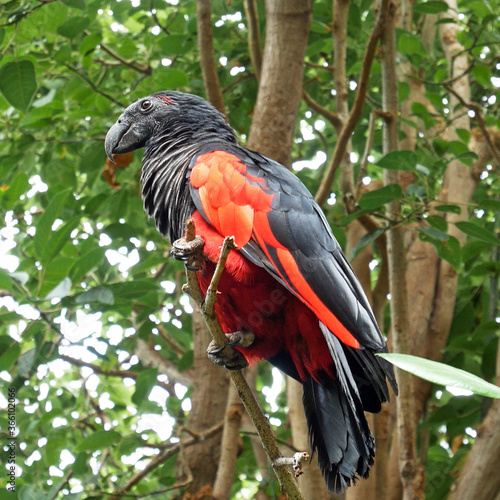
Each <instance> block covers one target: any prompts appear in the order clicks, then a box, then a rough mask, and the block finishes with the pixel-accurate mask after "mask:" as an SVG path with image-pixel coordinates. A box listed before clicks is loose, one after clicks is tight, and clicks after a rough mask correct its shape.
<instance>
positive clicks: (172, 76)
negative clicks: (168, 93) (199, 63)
mask: <svg viewBox="0 0 500 500" xmlns="http://www.w3.org/2000/svg"><path fill="white" fill-rule="evenodd" d="M153 77H154V81H155V82H156V84H157V85H158V88H160V89H175V88H178V87H183V86H185V85H187V84H188V83H189V77H188V76H187V74H186V73H184V71H181V70H180V69H176V68H165V67H160V68H158V69H155V71H154V73H153Z"/></svg>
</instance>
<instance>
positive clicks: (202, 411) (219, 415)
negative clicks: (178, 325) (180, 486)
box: [185, 311, 229, 494]
mask: <svg viewBox="0 0 500 500" xmlns="http://www.w3.org/2000/svg"><path fill="white" fill-rule="evenodd" d="M211 340H212V336H211V335H210V332H209V331H208V329H207V326H206V324H205V322H204V321H203V318H202V317H201V315H200V314H199V313H198V312H197V311H195V312H193V345H194V380H195V383H194V385H193V395H192V397H191V401H192V402H193V407H192V409H191V411H190V412H189V416H188V420H187V423H186V427H187V428H188V429H190V430H192V431H195V432H199V433H202V432H204V431H206V430H207V429H210V428H211V427H213V426H214V425H216V424H217V423H219V422H221V421H222V419H223V418H224V414H225V410H226V405H227V394H228V387H229V377H228V375H227V372H226V370H223V369H221V368H220V367H219V366H216V365H214V364H213V363H211V362H210V361H209V360H208V358H207V353H206V349H207V346H208V344H209V343H210V342H211ZM220 449H221V436H220V434H217V435H216V436H214V437H212V438H209V439H206V440H204V441H203V442H200V443H196V444H195V445H193V446H192V447H190V448H188V449H187V452H186V457H185V458H186V462H187V465H188V467H189V468H190V469H191V471H195V472H196V474H193V481H192V483H191V484H190V486H189V487H188V489H187V492H188V493H190V494H195V493H197V492H198V491H199V490H201V489H202V488H203V487H206V486H207V485H209V486H210V488H211V486H212V484H213V483H214V479H215V476H216V473H217V467H218V463H219V457H220Z"/></svg>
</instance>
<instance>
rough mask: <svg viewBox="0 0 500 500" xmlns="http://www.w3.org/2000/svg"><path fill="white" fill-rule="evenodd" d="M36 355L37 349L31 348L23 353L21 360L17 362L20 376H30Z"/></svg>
mask: <svg viewBox="0 0 500 500" xmlns="http://www.w3.org/2000/svg"><path fill="white" fill-rule="evenodd" d="M36 355H37V352H36V349H29V350H28V351H26V352H23V353H22V354H21V356H20V358H19V361H18V362H17V374H18V375H19V376H20V377H23V378H29V376H30V375H31V369H32V368H33V363H34V362H35V359H36Z"/></svg>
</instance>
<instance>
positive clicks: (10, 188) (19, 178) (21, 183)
mask: <svg viewBox="0 0 500 500" xmlns="http://www.w3.org/2000/svg"><path fill="white" fill-rule="evenodd" d="M29 185H30V184H29V180H28V176H27V175H26V174H25V173H24V172H20V173H18V174H17V175H16V176H15V177H14V180H13V181H12V182H11V183H10V184H8V185H7V186H6V187H7V189H6V191H5V199H6V201H10V202H16V201H17V200H19V197H20V196H21V195H23V194H24V193H26V191H28V189H29Z"/></svg>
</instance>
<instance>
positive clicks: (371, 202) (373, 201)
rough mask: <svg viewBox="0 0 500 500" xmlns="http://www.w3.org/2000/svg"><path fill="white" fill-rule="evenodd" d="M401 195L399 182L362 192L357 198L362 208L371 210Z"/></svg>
mask: <svg viewBox="0 0 500 500" xmlns="http://www.w3.org/2000/svg"><path fill="white" fill-rule="evenodd" d="M402 196H403V189H402V188H401V186H400V185H399V184H389V185H388V186H384V187H383V188H380V189H376V190H375V191H368V192H367V193H364V194H363V195H362V196H361V198H360V199H359V201H358V204H359V206H360V207H361V208H362V209H370V210H373V209H375V208H379V207H381V206H382V205H385V204H386V203H389V202H391V201H394V200H399V199H401V197H402Z"/></svg>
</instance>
